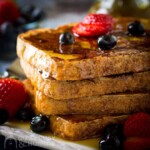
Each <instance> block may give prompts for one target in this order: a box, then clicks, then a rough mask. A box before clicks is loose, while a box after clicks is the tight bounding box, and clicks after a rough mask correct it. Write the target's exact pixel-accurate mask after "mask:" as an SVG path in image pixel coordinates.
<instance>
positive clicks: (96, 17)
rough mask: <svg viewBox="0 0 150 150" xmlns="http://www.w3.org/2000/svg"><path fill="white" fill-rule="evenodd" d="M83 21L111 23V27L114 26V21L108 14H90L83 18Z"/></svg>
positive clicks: (98, 23) (88, 22) (95, 23)
mask: <svg viewBox="0 0 150 150" xmlns="http://www.w3.org/2000/svg"><path fill="white" fill-rule="evenodd" d="M82 23H84V24H94V25H109V26H110V27H112V25H113V23H114V21H113V18H112V17H111V16H109V15H106V14H89V15H87V16H86V17H85V18H84V19H83V21H82Z"/></svg>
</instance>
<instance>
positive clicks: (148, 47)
mask: <svg viewBox="0 0 150 150" xmlns="http://www.w3.org/2000/svg"><path fill="white" fill-rule="evenodd" d="M136 19H137V18H130V19H129V18H118V19H115V25H114V29H113V30H112V34H114V35H116V37H117V40H118V43H117V45H116V47H115V48H114V49H113V50H108V51H103V50H99V49H98V46H97V39H96V38H83V37H75V41H76V42H75V43H74V44H72V45H65V46H60V45H59V35H60V33H62V32H64V31H71V28H72V26H73V25H74V24H68V25H65V26H62V27H59V28H57V29H36V30H32V31H28V32H26V33H23V34H20V35H19V36H18V40H17V54H18V56H19V57H20V58H21V59H24V60H25V61H27V62H28V63H29V64H31V65H32V66H34V67H36V68H37V69H39V71H40V72H41V74H42V75H43V76H45V78H50V77H52V78H55V79H56V80H82V79H90V78H96V77H100V76H108V75H114V74H123V73H129V72H140V71H146V70H149V69H150V30H149V24H150V20H144V19H143V20H142V19H141V20H140V21H141V22H142V23H143V24H144V26H145V28H146V32H147V34H146V35H145V36H141V37H133V36H129V35H127V34H126V31H127V25H128V23H130V22H131V21H135V20H136ZM138 20H139V19H138Z"/></svg>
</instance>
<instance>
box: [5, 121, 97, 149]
mask: <svg viewBox="0 0 150 150" xmlns="http://www.w3.org/2000/svg"><path fill="white" fill-rule="evenodd" d="M7 125H8V126H9V127H12V128H18V129H22V130H26V131H29V132H32V131H31V130H30V123H29V122H23V121H17V120H11V121H9V122H8V123H7ZM40 135H43V136H46V137H52V138H53V139H58V140H62V141H65V140H63V139H61V138H59V137H56V136H54V135H52V133H51V132H49V131H46V132H43V133H40ZM67 142H68V141H67ZM70 142H72V141H70ZM73 143H75V144H80V145H83V146H87V147H90V148H93V150H99V138H93V139H88V140H82V141H73Z"/></svg>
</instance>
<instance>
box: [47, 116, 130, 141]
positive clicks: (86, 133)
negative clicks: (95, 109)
mask: <svg viewBox="0 0 150 150" xmlns="http://www.w3.org/2000/svg"><path fill="white" fill-rule="evenodd" d="M127 117H128V115H121V116H95V117H93V119H91V120H88V119H87V120H86V118H88V117H86V116H83V118H82V119H83V120H82V121H81V120H80V121H71V120H70V119H67V117H66V118H65V117H63V116H51V118H50V121H51V130H52V132H53V134H54V135H57V136H59V137H61V138H64V139H67V140H74V141H76V140H83V139H89V137H90V138H92V137H99V136H100V134H101V133H102V131H103V129H104V128H105V127H106V126H107V125H108V124H110V123H123V122H124V121H125V120H126V119H127ZM71 118H72V119H74V120H77V119H78V116H71ZM79 118H80V116H79ZM89 118H90V116H89Z"/></svg>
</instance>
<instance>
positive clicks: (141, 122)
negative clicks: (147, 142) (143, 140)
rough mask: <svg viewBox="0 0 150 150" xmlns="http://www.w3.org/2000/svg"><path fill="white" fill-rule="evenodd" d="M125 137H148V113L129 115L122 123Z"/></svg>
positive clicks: (149, 121) (149, 123)
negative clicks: (123, 123)
mask: <svg viewBox="0 0 150 150" xmlns="http://www.w3.org/2000/svg"><path fill="white" fill-rule="evenodd" d="M124 135H125V136H126V137H150V115H149V114H146V113H137V114H134V115H131V116H130V117H129V118H128V120H127V121H126V122H125V125H124Z"/></svg>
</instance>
